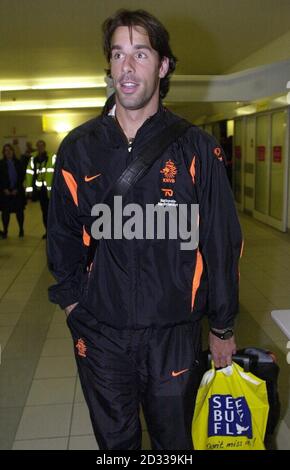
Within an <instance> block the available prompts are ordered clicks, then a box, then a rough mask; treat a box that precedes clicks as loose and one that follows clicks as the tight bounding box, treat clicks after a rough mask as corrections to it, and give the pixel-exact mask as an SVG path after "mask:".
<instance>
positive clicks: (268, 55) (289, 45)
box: [227, 31, 290, 73]
mask: <svg viewBox="0 0 290 470" xmlns="http://www.w3.org/2000/svg"><path fill="white" fill-rule="evenodd" d="M241 40H242V39H241ZM287 59H290V31H288V32H287V33H286V34H283V35H282V36H280V37H279V38H277V39H275V41H273V42H270V43H269V44H267V45H266V46H264V47H262V49H259V50H258V51H256V52H254V53H253V54H251V55H249V56H248V57H247V58H246V59H244V60H242V61H241V62H238V63H237V64H236V65H235V66H234V67H231V68H230V69H229V70H227V73H231V72H238V71H240V70H245V69H249V68H251V67H258V66H259V65H265V64H272V63H273V62H279V61H282V60H287Z"/></svg>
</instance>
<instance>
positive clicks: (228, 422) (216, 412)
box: [208, 395, 253, 439]
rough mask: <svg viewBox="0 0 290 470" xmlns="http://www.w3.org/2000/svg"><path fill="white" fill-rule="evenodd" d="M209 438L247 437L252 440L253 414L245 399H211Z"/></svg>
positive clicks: (221, 397)
mask: <svg viewBox="0 0 290 470" xmlns="http://www.w3.org/2000/svg"><path fill="white" fill-rule="evenodd" d="M208 436H209V437H211V436H230V437H231V436H247V437H248V439H252V437H253V430H252V419H251V412H250V409H249V407H248V404H247V402H246V400H245V397H239V398H233V397H232V396H231V395H212V396H211V397H210V399H209V417H208Z"/></svg>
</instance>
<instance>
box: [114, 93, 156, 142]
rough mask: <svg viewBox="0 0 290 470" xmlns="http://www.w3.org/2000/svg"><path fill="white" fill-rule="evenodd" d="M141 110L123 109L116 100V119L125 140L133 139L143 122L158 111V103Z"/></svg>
mask: <svg viewBox="0 0 290 470" xmlns="http://www.w3.org/2000/svg"><path fill="white" fill-rule="evenodd" d="M150 104H151V105H150V106H145V107H144V108H141V109H134V110H131V109H125V108H123V106H121V105H120V104H119V103H118V101H117V100H116V118H117V120H118V123H119V125H120V126H121V128H122V129H123V132H124V134H125V135H126V137H127V139H128V140H130V139H134V138H135V136H136V134H137V131H138V129H139V128H140V127H141V126H142V125H143V124H144V122H145V121H146V120H147V119H149V118H150V117H151V116H153V115H154V114H155V113H157V111H158V103H157V104H154V105H152V103H150Z"/></svg>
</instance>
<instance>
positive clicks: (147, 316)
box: [48, 106, 242, 329]
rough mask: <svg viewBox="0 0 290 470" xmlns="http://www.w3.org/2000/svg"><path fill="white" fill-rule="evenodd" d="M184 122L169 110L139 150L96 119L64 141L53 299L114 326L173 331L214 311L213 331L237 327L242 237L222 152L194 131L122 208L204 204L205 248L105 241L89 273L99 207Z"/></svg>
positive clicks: (56, 187)
mask: <svg viewBox="0 0 290 470" xmlns="http://www.w3.org/2000/svg"><path fill="white" fill-rule="evenodd" d="M176 119H178V117H177V116H176V115H174V114H172V113H171V112H170V111H168V110H167V109H165V108H163V107H162V106H161V107H160V109H159V110H158V112H157V113H156V114H155V115H154V116H152V117H151V118H149V119H148V120H147V121H146V122H145V123H144V124H143V125H142V127H141V128H140V129H139V130H138V132H137V134H136V137H135V140H134V142H133V146H132V149H131V151H129V149H128V142H127V139H126V138H125V136H124V134H123V132H122V130H121V129H120V127H119V125H118V124H117V122H116V121H115V119H114V117H112V116H109V115H105V116H100V117H97V118H95V119H93V120H91V121H89V122H87V123H85V124H84V125H82V126H80V127H78V128H77V129H75V130H73V131H72V132H71V133H70V134H69V135H68V136H67V137H66V138H65V139H64V141H63V142H62V144H61V146H60V149H59V152H58V158H57V163H56V168H55V175H54V183H53V188H52V194H51V200H50V208H49V229H48V260H49V266H50V269H51V271H52V273H53V275H54V277H55V279H56V281H57V284H55V285H53V286H51V287H50V288H49V297H50V300H51V301H52V302H54V303H57V304H59V305H60V306H61V307H62V308H64V307H66V306H68V305H70V304H73V303H75V302H80V303H81V304H82V305H83V306H84V307H85V308H86V309H88V310H89V311H90V312H91V313H92V314H93V315H94V316H95V317H96V318H97V320H98V321H99V322H101V323H104V324H106V325H108V326H111V327H113V328H116V329H128V328H131V329H140V328H146V327H151V326H153V327H165V326H173V325H176V324H182V323H187V322H193V321H196V320H199V319H200V318H201V316H202V315H204V314H207V315H208V317H209V322H210V325H211V326H212V327H215V328H225V327H228V326H232V325H233V324H234V317H235V315H236V313H237V309H238V283H239V268H238V262H239V258H240V253H241V247H242V236H241V230H240V225H239V221H238V218H237V214H236V210H235V206H234V201H233V196H232V191H231V188H230V186H229V183H228V179H227V175H226V170H225V159H224V155H223V151H222V149H221V147H220V146H219V145H218V143H217V142H216V141H215V139H214V138H213V137H212V136H210V135H208V134H207V133H206V132H204V131H202V130H201V129H199V128H198V127H195V126H192V127H191V128H190V129H189V130H188V131H187V132H186V133H185V134H184V135H183V136H182V137H180V138H179V139H178V140H177V141H176V142H174V143H173V144H172V145H171V146H170V147H169V148H168V149H167V150H166V151H165V153H164V154H163V155H162V156H161V157H160V158H159V159H158V160H157V161H156V162H155V163H154V164H153V166H152V167H151V168H150V170H149V171H148V172H147V173H146V174H145V175H144V176H143V178H142V179H141V180H140V181H138V182H137V184H136V185H135V186H134V187H133V188H132V189H131V190H130V192H129V193H128V194H127V195H126V196H125V198H124V201H123V203H124V204H126V203H137V204H139V205H141V206H142V207H143V208H145V205H146V204H148V203H151V204H158V202H160V201H161V202H162V204H164V201H165V204H166V200H171V201H175V203H177V204H181V203H182V204H199V247H198V249H196V250H191V251H188V250H181V249H180V241H181V240H180V239H177V240H172V239H164V240H158V239H155V240H146V239H142V240H140V239H133V240H126V239H115V240H114V239H111V240H105V239H102V240H101V241H100V242H99V245H98V249H97V252H96V254H95V258H94V262H93V264H92V266H91V270H90V272H88V271H87V269H86V264H87V255H88V246H89V241H90V228H91V224H92V220H93V218H92V217H91V209H92V207H93V206H94V205H95V204H97V203H100V202H102V201H103V199H104V195H105V193H106V191H107V190H108V188H109V187H110V185H112V183H113V182H114V181H116V179H117V178H118V177H119V176H120V175H121V173H122V172H123V171H124V169H125V168H126V167H127V165H128V164H129V163H130V162H131V161H132V160H133V159H134V158H135V156H136V155H137V153H138V149H140V147H142V146H143V145H144V144H146V143H147V142H150V140H151V139H152V138H153V137H154V136H155V135H158V133H160V131H161V130H162V129H163V128H164V127H165V126H166V125H168V124H171V123H172V122H174V120H176Z"/></svg>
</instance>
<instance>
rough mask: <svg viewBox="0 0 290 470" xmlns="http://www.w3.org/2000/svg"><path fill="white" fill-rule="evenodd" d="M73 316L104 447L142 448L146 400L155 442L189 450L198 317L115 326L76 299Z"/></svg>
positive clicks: (88, 395) (77, 346)
mask: <svg viewBox="0 0 290 470" xmlns="http://www.w3.org/2000/svg"><path fill="white" fill-rule="evenodd" d="M67 323H68V326H69V328H70V330H71V333H72V338H73V343H74V352H75V357H76V361H77V366H78V372H79V377H80V381H81V385H82V389H83V393H84V397H85V400H86V402H87V405H88V407H89V412H90V417H91V421H92V425H93V429H94V433H95V436H96V439H97V442H98V444H99V447H100V449H101V450H140V449H141V437H142V429H141V424H140V418H139V412H140V405H142V408H143V412H144V416H145V419H146V423H147V429H148V432H149V435H150V438H151V444H152V449H158V450H159V449H163V450H191V449H192V439H191V423H192V416H193V410H194V402H195V397H196V392H197V388H198V385H199V382H200V367H199V356H200V350H201V328H200V322H190V323H186V324H180V325H176V326H173V327H164V328H159V327H158V328H157V327H156V328H155V327H149V328H143V329H137V330H133V329H124V330H117V329H115V328H111V327H109V326H107V325H104V324H101V323H100V322H98V321H97V319H96V318H95V317H94V316H93V315H92V314H91V313H90V312H89V311H88V310H86V309H85V308H84V307H83V306H81V305H80V304H78V305H77V306H76V307H75V308H74V309H73V311H72V312H71V313H70V315H69V316H68V318H67Z"/></svg>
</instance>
